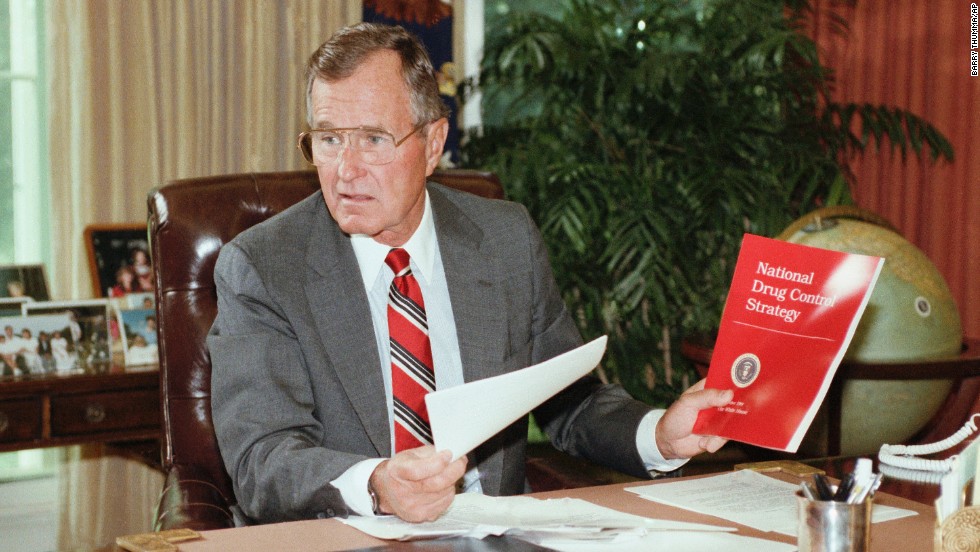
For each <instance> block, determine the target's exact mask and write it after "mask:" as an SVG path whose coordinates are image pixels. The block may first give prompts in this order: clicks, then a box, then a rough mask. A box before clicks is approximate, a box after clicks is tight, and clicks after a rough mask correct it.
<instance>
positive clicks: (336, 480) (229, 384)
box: [208, 24, 730, 522]
mask: <svg viewBox="0 0 980 552" xmlns="http://www.w3.org/2000/svg"><path fill="white" fill-rule="evenodd" d="M307 100H308V119H309V121H308V122H309V124H310V127H311V128H312V129H313V130H311V131H309V132H307V133H304V134H303V135H301V138H300V147H301V149H302V150H303V152H304V154H305V155H306V156H307V159H308V160H309V161H310V162H311V163H313V164H314V165H315V166H316V169H317V172H318V174H319V179H320V191H319V192H317V193H316V194H314V195H312V196H311V197H309V198H307V199H306V200H304V201H302V202H300V203H299V204H297V205H295V206H293V207H292V208H290V209H288V210H286V211H284V212H283V213H281V214H280V215H279V216H277V217H274V218H272V219H271V220H269V221H267V222H265V223H263V224H260V225H258V226H256V227H253V228H252V229H250V230H248V231H246V232H244V233H242V234H241V235H240V236H238V237H237V238H236V239H235V240H233V241H232V242H231V243H229V244H228V245H226V246H225V247H224V249H223V250H222V251H221V254H220V257H219V260H218V263H217V266H216V268H215V281H216V284H217V286H218V316H217V319H216V320H215V323H214V326H213V327H212V330H211V334H210V336H209V339H208V344H209V347H210V351H211V357H212V362H213V366H214V368H213V369H214V372H213V378H212V392H213V398H212V405H213V412H214V422H215V430H216V433H217V437H218V441H219V445H220V447H221V452H222V456H223V458H224V460H225V465H226V467H227V469H228V471H229V473H230V475H231V477H232V481H233V484H234V488H235V493H236V497H237V498H238V501H239V506H240V508H241V514H243V516H244V517H243V519H242V521H245V522H268V521H276V520H284V519H297V518H307V517H327V516H335V515H347V514H349V513H357V514H363V515H371V514H372V513H375V514H377V513H391V514H395V515H397V516H399V517H401V518H403V519H406V520H410V521H422V520H431V519H435V518H437V517H438V516H439V515H440V514H441V513H442V512H444V511H445V510H446V508H447V507H448V506H449V504H450V503H451V501H452V498H453V495H454V493H455V492H456V491H457V488H458V487H462V489H463V490H465V491H474V492H484V493H487V494H493V495H506V494H516V493H520V492H523V490H524V488H525V480H524V462H525V447H526V433H527V417H524V418H522V419H521V420H519V421H518V422H516V423H514V424H513V425H511V426H510V427H508V428H506V429H505V430H503V431H502V432H501V433H499V434H497V435H496V436H494V437H492V438H491V439H489V440H488V441H487V442H486V443H484V444H483V445H481V446H480V447H478V448H477V449H476V450H475V451H473V452H472V453H471V454H470V455H469V458H460V459H458V460H456V461H451V456H450V454H449V452H448V451H436V450H435V449H434V448H433V447H432V445H431V434H430V433H429V428H428V418H427V413H426V412H425V407H424V401H423V400H422V397H423V396H424V394H425V393H426V392H427V391H431V390H432V389H435V388H445V387H450V386H454V385H460V384H462V383H464V382H466V381H473V380H477V379H481V378H486V377H490V376H494V375H498V374H502V373H506V372H510V371H513V370H518V369H520V368H524V367H526V366H529V365H531V364H535V363H538V362H541V361H544V360H547V359H549V358H552V357H554V356H556V355H558V354H560V353H563V352H565V351H568V350H569V349H572V348H574V347H576V346H578V345H579V344H580V343H581V337H580V335H579V333H578V331H577V329H576V327H575V325H574V323H573V320H572V318H571V316H570V315H569V312H568V310H567V309H566V307H565V305H564V303H563V302H562V300H561V298H560V296H559V293H558V290H557V288H556V285H555V281H554V277H553V275H552V272H551V267H550V265H549V263H548V257H547V252H546V251H545V248H544V245H543V243H542V241H541V237H540V235H539V232H538V230H537V228H536V227H535V225H534V223H533V222H532V221H531V219H530V217H529V216H528V214H527V211H526V210H525V209H524V208H523V207H522V206H520V205H518V204H515V203H510V202H505V201H496V200H487V199H483V198H478V197H476V196H474V195H470V194H466V193H463V192H458V191H454V190H450V189H447V188H445V187H443V186H440V185H437V184H433V183H429V182H427V181H426V179H427V177H428V176H429V175H430V174H432V171H433V170H434V169H435V168H436V165H437V164H438V162H439V159H440V157H441V155H442V151H443V144H444V142H445V139H446V134H447V130H448V122H447V119H446V108H445V106H444V104H443V103H442V101H441V99H440V98H439V93H438V87H437V84H436V81H435V78H434V76H433V71H432V66H431V63H430V61H429V59H428V56H427V55H426V53H425V51H424V49H423V48H422V46H421V45H420V44H419V42H418V41H417V40H416V39H415V38H414V37H412V36H411V35H409V34H408V33H407V32H405V31H404V30H403V29H401V28H397V27H387V26H380V25H372V24H361V25H356V26H353V27H349V28H345V29H342V30H341V31H339V32H338V33H336V34H335V35H334V36H333V37H332V38H330V39H329V40H328V41H327V42H326V43H324V44H323V45H322V46H321V47H320V48H319V49H318V50H317V51H316V52H315V53H314V54H313V56H312V58H311V59H310V64H309V69H308V82H307ZM729 395H730V394H729V393H728V392H721V391H717V390H704V389H700V385H699V386H696V388H693V389H692V390H690V391H689V392H687V393H685V394H684V395H682V396H681V397H680V399H679V400H678V401H677V402H676V403H675V404H674V405H672V406H671V408H670V409H668V410H667V411H666V412H664V411H662V410H653V409H651V408H650V407H648V406H646V405H644V404H643V403H641V402H638V401H635V400H633V399H632V398H630V397H629V396H628V395H627V394H626V393H625V392H624V391H623V390H622V389H621V388H620V387H618V386H612V385H602V384H601V383H600V382H598V381H597V380H596V379H594V378H592V377H585V378H583V379H581V380H580V381H578V382H576V383H575V384H573V385H572V386H570V387H569V388H567V389H566V390H564V391H563V392H561V393H559V394H558V395H556V396H555V397H553V398H552V399H550V400H549V401H547V402H545V403H544V404H543V405H541V406H540V407H539V408H537V409H536V410H535V411H534V414H535V418H536V419H537V420H538V421H539V422H540V424H541V425H542V427H543V428H544V430H545V431H546V432H547V434H548V435H549V437H550V439H551V441H552V443H554V445H555V446H556V447H557V448H559V449H560V450H563V451H567V452H568V453H570V454H573V455H577V456H580V457H584V458H588V459H590V460H593V461H596V462H600V463H603V464H605V465H607V466H610V467H613V468H615V469H618V470H620V471H623V472H627V473H632V474H635V475H647V474H648V473H650V471H651V470H666V469H672V468H673V467H676V466H677V465H679V464H680V463H682V462H683V460H682V459H686V458H689V457H690V456H693V455H694V454H697V453H699V452H702V451H704V450H709V451H714V450H716V449H717V448H718V447H720V446H721V445H722V444H723V442H724V441H723V440H722V439H720V438H717V437H705V436H698V435H692V434H691V430H692V427H693V423H694V419H695V417H696V416H697V412H698V410H700V409H703V408H708V407H712V406H720V405H723V404H726V403H727V402H728V401H729V400H730V396H729ZM675 459H681V460H675Z"/></svg>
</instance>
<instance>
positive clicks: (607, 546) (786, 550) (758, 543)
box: [535, 531, 796, 552]
mask: <svg viewBox="0 0 980 552" xmlns="http://www.w3.org/2000/svg"><path fill="white" fill-rule="evenodd" d="M535 544H539V545H541V546H544V547H546V548H550V549H553V550H558V551H560V552H605V551H607V550H608V551H613V550H615V551H616V552H650V551H652V550H669V551H670V552H705V551H706V550H709V551H711V550H714V551H722V550H723V551H724V552H794V551H795V550H796V545H795V544H787V543H785V542H778V541H770V540H765V539H757V538H753V537H744V536H741V535H736V534H733V533H709V532H693V531H660V532H655V533H647V534H645V535H641V536H638V537H632V536H624V537H622V538H618V539H615V540H613V541H610V542H588V541H569V540H564V539H561V538H560V537H557V536H556V537H554V538H547V539H541V540H539V541H535Z"/></svg>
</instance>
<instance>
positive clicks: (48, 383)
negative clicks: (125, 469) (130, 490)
mask: <svg viewBox="0 0 980 552" xmlns="http://www.w3.org/2000/svg"><path fill="white" fill-rule="evenodd" d="M159 380H160V373H159V370H158V369H157V367H156V366H134V367H128V368H127V367H124V366H122V365H118V364H116V365H113V366H111V367H109V368H108V369H107V370H106V371H104V372H101V373H82V374H67V375H45V376H20V377H4V378H0V452H5V451H11V450H20V449H28V448H37V447H50V446H61V445H74V444H79V443H88V442H93V441H102V442H110V441H130V440H141V439H157V438H159V437H160V392H159V390H160V381H159Z"/></svg>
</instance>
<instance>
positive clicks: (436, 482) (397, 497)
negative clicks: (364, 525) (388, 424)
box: [371, 445, 466, 523]
mask: <svg viewBox="0 0 980 552" xmlns="http://www.w3.org/2000/svg"><path fill="white" fill-rule="evenodd" d="M451 460H452V453H451V452H449V451H448V450H444V451H441V452H438V453H437V452H436V449H435V447H433V446H431V445H429V446H424V447H419V448H415V449H411V450H406V451H402V452H399V453H398V454H396V455H395V456H394V457H393V458H391V459H389V460H385V461H383V462H381V463H380V464H378V467H377V468H375V470H374V473H372V474H371V487H372V488H373V489H374V492H375V493H377V495H378V506H379V509H380V510H381V512H383V513H386V514H395V515H396V516H398V517H400V518H402V519H404V520H405V521H410V522H413V523H418V522H422V521H434V520H436V519H437V518H438V517H439V516H441V515H442V513H443V512H445V511H446V509H448V508H449V505H450V504H452V502H453V496H455V494H456V481H458V480H459V478H461V477H463V474H464V473H465V472H466V456H463V457H462V458H459V459H457V460H456V461H455V462H451Z"/></svg>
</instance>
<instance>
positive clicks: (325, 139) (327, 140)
mask: <svg viewBox="0 0 980 552" xmlns="http://www.w3.org/2000/svg"><path fill="white" fill-rule="evenodd" d="M316 137H317V143H319V144H321V145H324V146H338V145H340V144H343V143H344V140H343V138H341V137H340V135H339V134H337V133H336V132H318V133H316Z"/></svg>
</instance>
